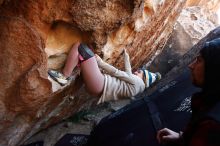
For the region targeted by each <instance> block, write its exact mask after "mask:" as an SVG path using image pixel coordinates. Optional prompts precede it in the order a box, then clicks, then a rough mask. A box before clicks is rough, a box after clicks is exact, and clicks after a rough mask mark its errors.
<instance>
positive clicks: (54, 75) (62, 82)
mask: <svg viewBox="0 0 220 146" xmlns="http://www.w3.org/2000/svg"><path fill="white" fill-rule="evenodd" d="M48 74H49V75H50V77H51V78H52V79H53V80H55V81H56V82H58V83H59V84H60V85H61V86H64V85H66V84H67V83H68V78H66V77H65V76H64V75H63V74H62V73H60V72H58V71H55V70H49V71H48Z"/></svg>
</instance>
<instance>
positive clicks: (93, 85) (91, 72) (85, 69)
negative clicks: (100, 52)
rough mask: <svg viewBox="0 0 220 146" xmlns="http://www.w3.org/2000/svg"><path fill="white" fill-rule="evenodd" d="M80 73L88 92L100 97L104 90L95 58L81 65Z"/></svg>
mask: <svg viewBox="0 0 220 146" xmlns="http://www.w3.org/2000/svg"><path fill="white" fill-rule="evenodd" d="M81 73H82V75H83V80H84V83H85V85H86V89H87V90H88V92H89V93H90V94H91V95H93V96H100V95H101V94H102V92H103V89H104V75H103V74H102V73H101V71H100V70H99V67H98V64H97V61H96V58H95V56H93V57H92V58H89V59H88V60H86V61H84V62H82V63H81Z"/></svg>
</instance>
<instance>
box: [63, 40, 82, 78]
mask: <svg viewBox="0 0 220 146" xmlns="http://www.w3.org/2000/svg"><path fill="white" fill-rule="evenodd" d="M79 45H80V43H78V42H77V43H75V44H74V45H73V47H72V48H71V50H70V52H69V54H68V56H67V59H66V63H65V66H64V68H63V71H62V73H63V75H64V76H65V77H69V76H71V74H72V71H73V69H74V68H75V67H76V65H77V64H78V61H79V57H78V56H79V53H78V46H79Z"/></svg>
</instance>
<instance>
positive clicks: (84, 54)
mask: <svg viewBox="0 0 220 146" xmlns="http://www.w3.org/2000/svg"><path fill="white" fill-rule="evenodd" d="M124 63H125V70H126V71H125V72H124V71H121V70H118V69H116V68H115V67H113V66H111V65H110V64H108V63H106V62H104V61H103V60H102V59H101V58H100V57H99V56H98V55H95V54H94V53H93V52H92V51H91V49H90V48H89V47H88V46H87V45H85V44H82V43H81V44H80V43H76V44H74V45H73V47H72V49H71V50H70V52H69V55H68V57H67V60H66V63H65V66H64V68H63V70H62V73H60V72H58V71H55V70H49V71H48V74H49V75H50V76H51V77H52V78H53V79H55V80H56V81H57V82H58V83H60V84H61V85H64V84H66V83H67V79H68V77H70V76H71V74H72V71H73V69H74V68H75V67H76V66H77V64H80V70H81V73H82V77H83V80H84V83H85V86H86V90H87V91H88V92H89V93H90V94H91V95H93V96H97V97H100V99H99V101H98V103H102V102H105V101H109V100H117V99H120V98H124V97H133V96H135V95H136V94H138V93H140V92H143V91H144V89H145V87H149V86H150V85H151V84H152V83H154V82H155V81H156V80H159V79H161V75H160V73H158V72H157V73H152V72H149V71H148V70H144V69H139V70H138V71H136V72H134V74H132V72H131V65H130V59H129V55H128V53H127V52H126V50H125V49H124ZM99 67H100V68H101V69H102V70H104V71H105V73H101V71H100V69H99Z"/></svg>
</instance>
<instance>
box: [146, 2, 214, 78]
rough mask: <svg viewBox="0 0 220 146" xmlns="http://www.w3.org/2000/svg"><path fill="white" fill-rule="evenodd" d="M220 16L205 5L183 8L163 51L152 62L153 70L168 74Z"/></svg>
mask: <svg viewBox="0 0 220 146" xmlns="http://www.w3.org/2000/svg"><path fill="white" fill-rule="evenodd" d="M217 21H218V17H217V15H216V13H214V12H213V11H209V10H207V9H206V8H204V7H198V6H193V7H187V8H185V9H183V10H182V12H181V14H180V16H179V18H178V20H177V22H176V24H175V26H174V29H173V32H172V34H171V36H170V38H169V40H168V41H167V44H166V45H165V47H164V49H163V51H162V52H161V53H160V54H159V55H158V56H157V57H156V58H155V60H154V61H153V63H152V64H151V67H150V68H151V70H155V71H160V72H161V73H162V74H166V73H167V72H168V71H169V70H170V69H171V68H172V67H174V66H175V65H176V64H177V63H178V62H179V58H180V57H181V56H182V55H184V54H185V53H186V52H187V51H189V50H190V49H191V48H192V47H193V46H194V45H195V44H196V43H197V42H198V41H199V40H201V39H202V38H203V37H204V36H206V35H207V34H208V33H209V32H210V31H211V30H213V29H214V28H215V27H216V26H217V25H218V24H217Z"/></svg>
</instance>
